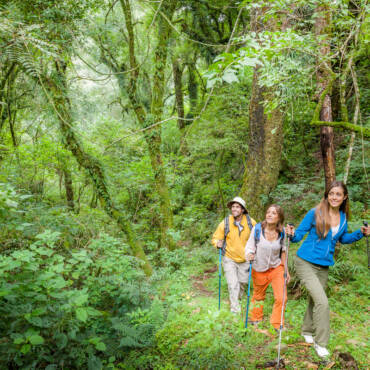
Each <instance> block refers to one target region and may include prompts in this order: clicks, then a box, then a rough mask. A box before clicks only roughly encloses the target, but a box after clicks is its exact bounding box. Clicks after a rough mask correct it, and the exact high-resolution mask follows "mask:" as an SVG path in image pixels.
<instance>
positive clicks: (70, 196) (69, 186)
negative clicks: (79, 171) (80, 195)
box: [63, 166, 75, 211]
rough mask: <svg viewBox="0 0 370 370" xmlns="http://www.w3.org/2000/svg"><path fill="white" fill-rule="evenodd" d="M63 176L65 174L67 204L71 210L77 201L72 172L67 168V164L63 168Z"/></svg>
mask: <svg viewBox="0 0 370 370" xmlns="http://www.w3.org/2000/svg"><path fill="white" fill-rule="evenodd" d="M63 176H64V187H65V189H66V198H67V206H68V208H69V209H70V210H72V211H74V209H75V202H74V192H73V182H72V174H71V171H70V170H69V168H67V166H64V168H63Z"/></svg>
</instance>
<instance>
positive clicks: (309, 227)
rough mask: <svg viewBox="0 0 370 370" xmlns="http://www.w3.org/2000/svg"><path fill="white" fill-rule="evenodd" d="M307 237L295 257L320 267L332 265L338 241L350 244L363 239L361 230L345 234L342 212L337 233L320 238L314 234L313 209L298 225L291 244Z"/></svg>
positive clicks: (345, 228) (345, 227)
mask: <svg viewBox="0 0 370 370" xmlns="http://www.w3.org/2000/svg"><path fill="white" fill-rule="evenodd" d="M307 232H308V236H307V238H306V239H305V241H304V242H303V243H302V245H301V247H300V248H299V249H298V251H297V256H298V257H300V258H302V259H304V260H305V261H308V262H311V263H316V264H318V265H321V266H331V265H334V259H333V254H334V250H335V244H336V242H337V241H339V242H340V243H342V244H351V243H353V242H356V241H357V240H360V239H361V238H362V237H363V234H362V232H361V230H356V231H355V232H353V233H347V220H346V215H345V213H344V212H340V225H339V230H338V232H337V233H336V234H335V235H334V236H333V235H332V231H331V229H330V230H329V233H328V235H326V237H325V238H322V239H321V238H320V237H319V236H318V235H317V233H316V221H315V208H313V209H311V210H310V211H309V212H308V213H307V214H306V216H305V217H304V219H303V220H302V222H301V223H300V225H299V226H298V228H297V230H296V231H295V234H294V236H293V238H292V239H291V240H292V242H293V243H297V242H299V241H301V240H302V239H303V237H304V236H305V235H306V234H307Z"/></svg>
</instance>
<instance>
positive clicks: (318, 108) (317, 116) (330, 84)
mask: <svg viewBox="0 0 370 370" xmlns="http://www.w3.org/2000/svg"><path fill="white" fill-rule="evenodd" d="M329 73H330V79H329V82H328V85H327V86H326V88H325V89H324V90H323V91H322V93H321V94H320V97H319V101H318V102H317V105H316V108H315V111H314V113H313V117H312V121H311V124H312V122H317V121H320V112H321V108H322V106H323V104H324V100H325V97H326V95H328V94H329V93H330V92H331V89H332V87H333V83H334V81H335V78H336V74H335V73H334V72H332V71H331V70H330V69H329Z"/></svg>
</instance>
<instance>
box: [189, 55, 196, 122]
mask: <svg viewBox="0 0 370 370" xmlns="http://www.w3.org/2000/svg"><path fill="white" fill-rule="evenodd" d="M187 67H188V94H189V103H190V109H189V112H188V114H187V115H186V118H194V117H195V116H196V114H197V108H198V80H197V75H196V70H195V62H194V61H191V62H189V63H188V65H187Z"/></svg>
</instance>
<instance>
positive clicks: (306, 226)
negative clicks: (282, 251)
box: [291, 208, 315, 243]
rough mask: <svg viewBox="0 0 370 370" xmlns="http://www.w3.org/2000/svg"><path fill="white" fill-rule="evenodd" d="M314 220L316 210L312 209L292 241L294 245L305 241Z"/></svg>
mask: <svg viewBox="0 0 370 370" xmlns="http://www.w3.org/2000/svg"><path fill="white" fill-rule="evenodd" d="M314 218H315V208H312V209H311V210H310V211H308V212H307V214H306V216H304V219H303V220H302V222H301V223H300V224H299V226H298V227H297V229H296V231H295V234H294V236H293V238H292V239H291V241H292V242H293V243H298V242H300V241H301V240H302V239H303V237H304V236H305V235H306V234H307V233H308V232H309V231H310V230H311V228H312V226H313V220H314Z"/></svg>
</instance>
